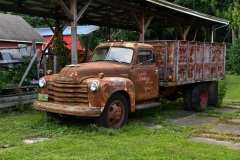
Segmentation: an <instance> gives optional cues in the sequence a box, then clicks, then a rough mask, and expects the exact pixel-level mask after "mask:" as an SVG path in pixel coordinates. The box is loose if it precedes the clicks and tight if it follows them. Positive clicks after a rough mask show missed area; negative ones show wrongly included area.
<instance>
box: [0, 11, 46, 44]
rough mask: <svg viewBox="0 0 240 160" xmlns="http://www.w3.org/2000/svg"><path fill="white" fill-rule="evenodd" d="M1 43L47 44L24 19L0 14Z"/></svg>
mask: <svg viewBox="0 0 240 160" xmlns="http://www.w3.org/2000/svg"><path fill="white" fill-rule="evenodd" d="M0 22H1V23H0V41H9V42H24V43H32V41H33V39H35V41H36V43H46V41H45V39H44V38H43V37H42V36H41V35H39V34H38V33H37V32H36V31H35V30H34V29H33V28H32V27H31V26H30V25H29V24H28V23H27V22H26V21H25V20H24V19H23V18H22V17H20V16H16V15H9V14H0Z"/></svg>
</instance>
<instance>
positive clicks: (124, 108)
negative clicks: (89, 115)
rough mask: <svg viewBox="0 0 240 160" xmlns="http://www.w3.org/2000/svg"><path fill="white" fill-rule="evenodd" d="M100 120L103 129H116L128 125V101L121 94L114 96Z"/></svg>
mask: <svg viewBox="0 0 240 160" xmlns="http://www.w3.org/2000/svg"><path fill="white" fill-rule="evenodd" d="M100 118H101V125H102V126H103V127H106V128H114V129H117V128H121V127H122V126H123V125H125V124H126V122H127V118H128V102H127V99H126V98H125V97H124V96H123V95H122V94H121V93H116V94H114V95H112V96H111V97H110V98H109V100H108V102H107V104H106V106H105V108H104V110H103V112H102V114H101V117H100Z"/></svg>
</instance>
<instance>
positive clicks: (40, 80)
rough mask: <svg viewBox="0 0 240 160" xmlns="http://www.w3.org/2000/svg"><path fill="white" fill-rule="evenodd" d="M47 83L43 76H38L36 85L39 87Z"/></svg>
mask: <svg viewBox="0 0 240 160" xmlns="http://www.w3.org/2000/svg"><path fill="white" fill-rule="evenodd" d="M46 84H47V82H46V80H45V79H44V78H40V79H39V81H38V85H39V87H41V88H42V87H45V86H46Z"/></svg>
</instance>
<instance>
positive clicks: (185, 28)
mask: <svg viewBox="0 0 240 160" xmlns="http://www.w3.org/2000/svg"><path fill="white" fill-rule="evenodd" d="M190 28H191V25H188V26H186V25H185V24H183V25H181V24H178V26H177V31H178V32H179V34H180V35H181V40H184V41H186V40H187V35H188V32H189V30H190Z"/></svg>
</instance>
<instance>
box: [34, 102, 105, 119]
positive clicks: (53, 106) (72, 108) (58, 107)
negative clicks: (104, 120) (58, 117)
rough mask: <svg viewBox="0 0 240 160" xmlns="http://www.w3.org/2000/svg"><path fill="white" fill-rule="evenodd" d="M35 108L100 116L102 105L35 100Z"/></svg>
mask: <svg viewBox="0 0 240 160" xmlns="http://www.w3.org/2000/svg"><path fill="white" fill-rule="evenodd" d="M33 105H34V108H35V109H38V110H42V111H48V112H54V113H59V114H67V115H75V116H92V117H95V116H100V114H101V108H100V107H91V106H89V105H88V104H81V103H78V104H71V103H70V104H69V103H60V104H59V103H52V102H41V101H34V104H33Z"/></svg>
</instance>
